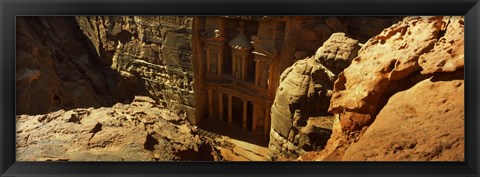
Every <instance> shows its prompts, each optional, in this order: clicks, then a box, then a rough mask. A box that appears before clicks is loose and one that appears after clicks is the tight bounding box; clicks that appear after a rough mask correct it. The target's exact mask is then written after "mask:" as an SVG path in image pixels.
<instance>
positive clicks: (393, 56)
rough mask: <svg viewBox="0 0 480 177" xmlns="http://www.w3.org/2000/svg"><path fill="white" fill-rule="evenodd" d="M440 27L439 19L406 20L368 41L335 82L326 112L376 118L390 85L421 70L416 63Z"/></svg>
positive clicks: (431, 45)
mask: <svg viewBox="0 0 480 177" xmlns="http://www.w3.org/2000/svg"><path fill="white" fill-rule="evenodd" d="M441 24H442V18H441V17H429V18H425V17H418V18H413V17H412V18H406V20H404V21H402V22H400V23H398V24H395V25H393V26H392V27H390V28H387V29H385V30H384V31H383V32H382V33H381V34H379V35H378V36H376V37H374V38H372V39H370V40H369V41H368V42H367V43H366V44H365V45H364V46H363V47H362V49H360V51H359V53H358V56H357V57H356V58H355V59H353V61H352V64H351V65H350V66H349V67H348V68H347V69H345V70H344V72H343V74H341V75H340V76H339V79H338V80H337V81H336V82H335V87H334V93H333V96H332V101H331V104H330V108H329V111H330V112H332V113H342V112H355V113H360V114H369V115H370V116H375V114H376V112H377V111H378V109H379V107H380V106H381V105H380V103H381V99H382V97H385V96H387V95H386V92H387V90H388V89H389V83H390V82H391V81H395V80H400V79H403V78H406V77H407V76H409V75H410V74H412V73H414V72H416V71H419V70H420V69H421V67H420V66H419V65H418V63H417V60H418V58H419V56H420V55H422V54H424V53H426V52H428V51H430V50H431V49H432V48H433V46H434V44H435V42H436V41H437V39H436V38H437V36H438V33H439V31H440V27H441ZM340 120H342V117H340ZM345 120H348V119H345Z"/></svg>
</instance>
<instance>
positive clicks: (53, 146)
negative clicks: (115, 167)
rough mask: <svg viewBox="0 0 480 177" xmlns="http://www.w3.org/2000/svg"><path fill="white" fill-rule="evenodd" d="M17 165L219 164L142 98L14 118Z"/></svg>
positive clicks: (185, 128)
mask: <svg viewBox="0 0 480 177" xmlns="http://www.w3.org/2000/svg"><path fill="white" fill-rule="evenodd" d="M16 147H17V154H16V155H17V160H19V161H32V160H33V161H44V160H47V161H171V160H220V159H221V157H220V156H218V155H217V154H218V153H219V152H217V150H216V149H215V148H214V147H213V146H212V144H211V141H210V140H208V139H206V138H204V137H203V136H200V135H199V134H198V132H197V129H196V128H195V127H194V126H192V125H191V124H190V123H189V122H188V121H187V120H186V118H185V117H182V116H179V115H177V114H175V113H173V112H171V111H169V110H166V109H164V108H160V107H158V106H157V103H156V102H155V101H154V100H153V99H151V98H149V97H143V96H137V97H135V99H134V101H133V102H132V103H130V104H122V103H118V104H116V105H114V106H113V107H110V108H105V107H102V108H97V109H94V108H78V109H73V110H69V111H64V110H59V111H56V112H52V113H49V114H44V115H36V116H28V115H19V116H17V144H16Z"/></svg>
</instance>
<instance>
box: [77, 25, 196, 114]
mask: <svg viewBox="0 0 480 177" xmlns="http://www.w3.org/2000/svg"><path fill="white" fill-rule="evenodd" d="M76 20H77V22H78V24H79V26H80V28H81V29H82V30H83V32H84V33H85V35H86V36H87V37H89V39H90V40H91V41H92V43H93V44H94V46H95V48H96V50H97V53H98V55H99V56H100V58H102V59H103V60H104V61H103V62H105V63H107V64H109V65H111V68H112V69H114V70H116V71H118V72H119V73H120V74H121V75H122V76H123V77H124V78H126V79H127V80H132V81H139V82H140V84H137V85H132V86H134V87H140V88H144V89H145V90H146V91H147V92H148V94H149V95H150V96H151V97H153V98H154V99H156V100H157V101H158V102H159V104H161V105H163V106H164V107H166V108H169V109H172V110H176V111H177V112H178V113H179V114H184V115H185V116H186V117H188V119H189V120H190V121H191V122H195V114H194V112H195V110H194V106H195V105H194V92H193V63H192V62H193V61H192V46H191V45H192V42H191V41H192V34H191V31H192V20H193V17H183V16H116V17H106V16H105V17H104V16H95V17H85V16H79V17H76ZM137 94H138V93H137Z"/></svg>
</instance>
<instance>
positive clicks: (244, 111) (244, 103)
mask: <svg viewBox="0 0 480 177" xmlns="http://www.w3.org/2000/svg"><path fill="white" fill-rule="evenodd" d="M247 103H248V101H247V100H245V99H244V100H243V121H242V127H243V129H244V130H247V117H248V116H247V113H248V112H247Z"/></svg>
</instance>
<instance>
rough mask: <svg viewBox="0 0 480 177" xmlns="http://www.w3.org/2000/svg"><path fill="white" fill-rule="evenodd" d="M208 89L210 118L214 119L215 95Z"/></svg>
mask: <svg viewBox="0 0 480 177" xmlns="http://www.w3.org/2000/svg"><path fill="white" fill-rule="evenodd" d="M212 92H213V91H212V89H208V118H210V119H213V93H212Z"/></svg>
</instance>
